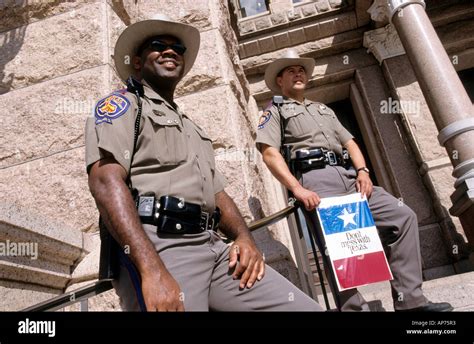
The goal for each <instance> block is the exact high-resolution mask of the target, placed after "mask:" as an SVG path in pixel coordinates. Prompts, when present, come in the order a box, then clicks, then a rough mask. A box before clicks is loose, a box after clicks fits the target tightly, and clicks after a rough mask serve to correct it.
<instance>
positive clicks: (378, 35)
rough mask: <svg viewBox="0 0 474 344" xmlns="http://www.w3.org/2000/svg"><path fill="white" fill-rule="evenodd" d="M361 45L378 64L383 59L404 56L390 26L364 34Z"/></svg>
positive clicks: (395, 33) (395, 34) (396, 36)
mask: <svg viewBox="0 0 474 344" xmlns="http://www.w3.org/2000/svg"><path fill="white" fill-rule="evenodd" d="M363 44H364V47H366V48H367V49H368V52H371V53H372V54H373V55H374V56H375V58H376V59H377V61H379V63H380V64H381V63H382V62H383V60H385V59H388V58H390V57H394V56H399V55H403V54H405V49H404V48H403V45H402V43H401V41H400V37H399V36H398V34H397V31H396V30H395V28H394V27H393V26H392V25H391V24H389V25H387V26H384V27H382V28H380V29H377V30H372V31H367V32H365V33H364V43H363Z"/></svg>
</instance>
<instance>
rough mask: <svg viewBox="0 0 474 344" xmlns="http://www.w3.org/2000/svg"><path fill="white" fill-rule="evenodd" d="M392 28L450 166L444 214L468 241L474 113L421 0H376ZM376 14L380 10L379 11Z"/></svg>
mask: <svg viewBox="0 0 474 344" xmlns="http://www.w3.org/2000/svg"><path fill="white" fill-rule="evenodd" d="M372 7H373V8H374V7H375V8H378V9H380V10H381V12H382V13H384V14H385V15H386V16H387V17H388V19H389V20H390V21H391V22H392V23H393V25H394V27H395V28H396V30H397V32H398V34H399V36H400V40H401V42H402V44H403V46H404V48H405V50H406V54H407V56H408V58H409V60H410V63H411V65H412V66H413V69H414V72H415V75H416V77H417V79H418V82H419V84H420V88H421V90H422V92H423V95H424V97H425V99H426V101H427V104H428V107H429V109H430V112H431V114H432V116H433V119H434V121H435V123H436V127H437V128H438V131H439V135H438V141H439V143H440V144H441V145H443V146H444V147H445V148H446V150H447V152H448V155H449V158H450V161H451V163H452V165H453V167H454V171H453V175H454V177H456V178H457V180H456V182H455V183H454V187H455V188H456V191H455V192H454V193H453V194H452V195H451V200H452V202H453V206H452V207H451V209H450V213H451V214H452V215H454V216H458V217H459V218H460V221H461V224H462V226H463V229H464V232H465V233H466V236H467V238H468V241H469V243H470V244H471V245H473V244H474V148H473V142H474V130H473V129H474V116H473V110H472V109H473V107H472V103H471V101H470V99H469V96H468V95H467V93H466V90H465V89H464V86H463V85H462V83H461V81H460V80H459V77H458V75H457V73H456V71H455V69H454V67H453V65H452V63H451V61H450V59H449V57H448V55H447V53H446V51H445V49H444V47H443V45H442V43H441V41H440V39H439V38H438V36H437V34H436V32H435V30H434V28H433V26H432V24H431V22H430V20H429V18H428V16H427V14H426V12H425V10H424V7H425V4H424V2H423V1H422V0H389V1H380V0H376V1H375V2H374V4H373V5H372ZM379 13H380V12H379Z"/></svg>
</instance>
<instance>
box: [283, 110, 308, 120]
mask: <svg viewBox="0 0 474 344" xmlns="http://www.w3.org/2000/svg"><path fill="white" fill-rule="evenodd" d="M303 114H304V113H303V112H302V111H282V112H281V115H282V116H283V118H284V119H290V118H293V117H296V116H299V115H303Z"/></svg>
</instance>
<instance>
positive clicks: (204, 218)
mask: <svg viewBox="0 0 474 344" xmlns="http://www.w3.org/2000/svg"><path fill="white" fill-rule="evenodd" d="M208 228H209V213H207V212H205V211H202V212H201V229H202V230H203V231H205V230H207V229H208Z"/></svg>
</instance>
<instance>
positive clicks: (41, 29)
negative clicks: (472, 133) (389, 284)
mask: <svg viewBox="0 0 474 344" xmlns="http://www.w3.org/2000/svg"><path fill="white" fill-rule="evenodd" d="M372 2H373V1H372V0H317V1H311V0H308V1H292V0H270V1H261V0H259V1H238V0H229V1H227V0H225V1H224V0H218V1H217V0H216V1H215V0H193V1H190V0H183V1H179V6H176V1H170V0H97V1H95V0H84V1H68V2H65V1H58V0H6V1H3V2H2V3H1V4H0V43H1V46H0V50H1V54H0V100H1V104H2V108H1V110H0V121H1V124H2V134H1V135H0V145H1V147H2V149H1V151H0V192H1V195H2V199H1V200H0V209H1V211H0V242H1V243H4V246H3V247H7V246H8V245H9V247H12V248H13V244H18V245H19V244H22V243H23V244H25V248H27V247H29V250H30V251H28V252H26V251H25V252H26V254H23V255H14V254H10V255H8V254H3V255H2V256H0V300H2V301H0V310H18V309H22V308H24V307H27V306H30V305H32V304H35V303H37V302H39V301H42V300H45V299H48V298H50V297H51V296H54V295H57V294H61V293H64V292H69V291H70V290H73V289H75V288H77V287H80V286H82V285H85V284H88V283H90V282H92V281H94V280H96V279H97V266H98V257H99V245H98V244H99V240H98V236H97V234H96V231H97V219H98V213H97V210H96V208H95V204H94V201H93V199H92V197H91V196H90V194H89V191H88V186H87V176H86V173H85V165H84V121H85V118H86V117H87V116H89V115H90V113H91V109H92V107H93V106H94V103H95V101H96V100H97V99H99V98H100V97H101V96H103V95H105V94H107V93H109V92H110V91H111V90H114V89H117V88H120V87H121V83H120V80H119V79H118V78H117V76H116V75H115V72H114V65H113V60H112V54H113V48H114V44H115V41H116V39H117V37H118V35H119V34H120V32H121V31H122V30H123V29H124V28H125V27H126V26H127V25H129V24H131V23H134V22H136V21H139V20H142V19H146V18H147V17H149V16H150V15H151V14H154V13H158V12H159V13H163V12H166V14H167V15H169V16H170V17H171V18H173V19H176V20H179V21H182V22H186V23H189V24H192V25H195V26H196V27H198V28H199V30H200V32H201V50H200V52H199V55H198V57H197V60H196V63H195V65H194V67H193V68H192V70H191V71H190V73H189V74H188V75H187V76H186V77H185V78H184V79H183V81H182V82H181V83H180V84H179V87H178V90H177V99H176V102H177V103H178V104H179V105H180V107H181V108H182V109H183V110H184V112H186V113H187V114H188V115H189V116H190V117H191V118H193V119H194V120H195V121H196V122H197V123H198V124H199V125H200V126H202V127H203V128H204V129H205V130H206V131H207V132H208V133H209V134H210V136H211V137H212V139H213V142H214V143H213V145H214V150H215V154H216V160H217V164H218V167H219V169H220V170H221V171H222V172H223V174H224V175H225V176H226V177H227V180H228V182H229V185H228V188H227V191H228V193H229V194H230V195H231V196H232V197H233V198H234V199H235V200H236V203H237V204H238V206H239V208H240V210H241V212H242V214H243V215H244V217H245V219H246V220H247V221H248V222H251V221H253V220H256V219H260V218H262V217H264V216H267V215H269V214H272V213H274V212H276V211H277V210H279V209H281V208H283V207H284V206H285V204H286V200H285V196H284V192H283V190H282V188H281V186H280V185H279V183H278V182H276V181H275V180H274V179H273V177H272V176H271V175H270V173H269V171H268V170H267V169H266V167H264V165H263V164H262V161H261V158H260V156H259V154H257V152H256V151H255V149H254V138H255V129H256V123H257V121H258V117H259V114H260V111H261V110H262V108H264V107H265V105H266V104H267V103H268V101H269V100H270V99H271V94H270V91H269V90H268V89H267V88H266V86H265V83H264V81H263V73H264V70H265V68H266V66H267V65H268V64H269V63H270V62H272V61H273V60H274V59H275V58H277V57H279V56H280V55H281V54H282V52H283V51H284V50H285V49H287V48H289V47H291V48H294V49H296V50H297V51H298V52H299V54H300V55H302V56H305V57H312V58H314V59H315V61H316V68H315V70H314V72H313V76H312V78H311V80H310V83H309V89H308V91H307V97H308V98H310V99H314V100H318V101H321V102H324V103H327V104H329V105H330V106H333V108H335V109H336V110H337V112H338V114H339V115H340V116H341V121H342V122H343V123H344V124H345V125H347V126H348V127H349V129H351V130H352V131H353V132H354V133H355V134H356V137H357V138H358V139H359V142H361V144H362V145H363V148H364V149H365V151H366V155H367V156H368V158H369V160H370V164H371V167H372V170H373V171H374V175H375V178H376V182H377V184H378V185H381V186H383V187H385V188H386V189H387V190H388V191H390V192H391V193H393V194H394V195H395V196H396V197H398V198H400V201H401V202H404V203H406V204H408V205H409V206H410V207H412V208H413V209H414V210H415V212H416V213H417V215H418V220H419V225H420V238H421V246H422V255H423V264H424V266H423V269H424V277H425V279H433V278H438V277H442V276H447V275H451V274H455V273H462V272H464V271H467V270H469V269H471V268H472V258H471V263H470V262H469V260H468V257H469V247H468V244H467V238H466V236H465V232H464V230H463V228H462V226H461V224H460V223H459V221H458V219H457V218H456V217H453V216H451V215H450V214H449V212H448V209H449V208H450V207H451V201H450V199H449V197H450V195H451V194H452V193H453V191H454V188H453V183H454V178H453V177H452V175H451V174H452V166H451V164H450V161H449V159H448V157H447V154H446V151H445V150H444V148H442V147H441V146H440V145H439V144H438V142H437V141H436V136H437V135H438V130H437V128H436V126H435V124H434V122H433V119H432V116H431V114H430V111H429V109H428V106H427V104H426V100H425V98H424V96H423V93H422V92H421V89H420V87H419V84H418V81H417V79H416V77H415V74H414V72H413V69H412V67H411V64H410V62H409V60H408V58H407V57H406V54H405V51H404V50H403V47H402V45H401V44H400V41H399V40H398V36H397V34H396V32H395V31H394V30H393V28H391V26H386V25H385V24H384V23H380V22H378V21H376V20H373V19H371V14H369V12H368V10H369V8H370V7H371V5H372ZM426 3H427V9H426V10H427V13H428V15H429V18H430V20H431V22H432V23H433V25H434V27H435V28H436V31H437V33H438V35H439V37H440V38H441V41H442V43H443V45H444V47H445V48H446V50H447V52H448V54H449V55H450V57H451V58H452V60H453V64H454V66H455V68H456V70H457V71H458V72H459V75H460V77H461V79H463V80H465V85H466V89H467V90H468V92H470V95H471V96H474V94H473V92H474V87H473V83H472V80H473V79H474V78H473V75H474V73H473V68H474V35H473V32H474V21H473V20H472V18H473V17H474V5H473V4H472V3H471V2H470V1H462V0H459V1H454V0H450V1H439V0H431V1H430V0H428V1H426ZM246 6H247V7H246ZM374 11H375V10H374V9H373V8H372V12H374ZM372 14H373V13H372ZM373 15H374V14H373ZM382 105H386V108H385V109H384V108H383V106H382ZM397 107H398V108H397ZM395 108H396V109H395ZM254 235H255V237H256V239H257V241H258V244H259V245H260V247H261V249H262V250H263V251H264V252H265V255H266V258H267V261H268V262H269V263H270V264H271V265H272V266H274V267H275V268H276V269H277V270H278V271H280V272H281V273H282V274H284V275H285V276H286V277H287V278H289V279H290V280H292V281H293V282H295V283H296V284H298V285H300V286H301V287H302V288H303V290H306V291H307V292H309V293H313V294H314V293H315V290H314V288H313V286H312V280H311V281H310V282H309V283H308V278H309V279H311V273H310V268H309V264H308V261H307V258H306V254H304V253H305V252H306V251H305V249H306V247H305V245H304V240H302V239H301V238H299V236H298V234H297V233H296V231H295V229H294V228H293V226H292V224H291V222H290V225H289V226H288V224H287V222H286V221H281V222H279V223H278V224H275V225H273V226H270V227H269V228H264V229H261V230H258V231H256V232H254ZM27 243H28V244H36V245H31V246H27V245H26V244H27ZM18 245H17V248H18ZM35 247H36V253H37V257H36V259H34V258H35V257H34V255H33V253H34V252H35ZM296 265H299V266H300V269H297V268H296ZM89 307H90V309H98V310H99V309H118V305H117V300H116V298H115V295H114V294H113V292H108V293H105V294H103V295H101V296H99V297H96V298H94V299H92V300H91V302H90V305H89ZM71 309H77V308H74V307H72V308H71Z"/></svg>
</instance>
